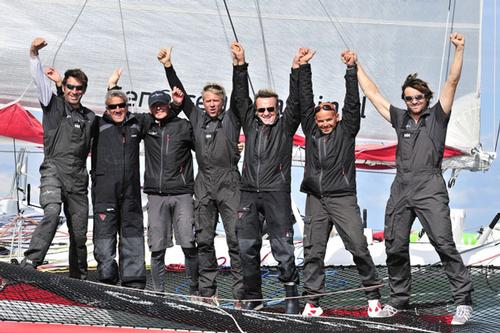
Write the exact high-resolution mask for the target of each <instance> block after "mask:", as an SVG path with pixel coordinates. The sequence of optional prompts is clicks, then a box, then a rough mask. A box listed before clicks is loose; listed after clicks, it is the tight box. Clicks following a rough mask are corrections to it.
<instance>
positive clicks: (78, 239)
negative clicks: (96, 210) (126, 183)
mask: <svg viewBox="0 0 500 333" xmlns="http://www.w3.org/2000/svg"><path fill="white" fill-rule="evenodd" d="M67 187H68V186H65V184H64V183H63V182H61V181H60V179H59V178H58V177H57V176H56V175H55V174H50V175H47V174H42V178H41V182H40V205H41V206H42V207H43V219H42V221H41V222H40V224H39V225H38V226H37V227H36V229H35V231H34V232H33V235H32V237H31V242H30V245H29V248H28V250H26V252H25V253H24V256H25V257H26V259H28V260H30V261H31V262H32V263H33V266H35V267H36V266H38V265H41V264H42V263H43V260H44V259H45V256H46V254H47V252H48V250H49V247H50V244H51V243H52V240H53V239H54V236H55V233H56V231H57V226H58V224H59V221H60V217H59V214H60V213H61V208H63V209H64V215H65V216H66V223H67V225H68V232H69V276H70V277H72V278H77V279H82V280H85V279H86V278H87V246H86V242H87V226H88V210H89V203H88V197H87V190H86V189H85V190H82V191H80V192H77V193H75V192H68V191H66V188H67Z"/></svg>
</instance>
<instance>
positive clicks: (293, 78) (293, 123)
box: [283, 49, 314, 135]
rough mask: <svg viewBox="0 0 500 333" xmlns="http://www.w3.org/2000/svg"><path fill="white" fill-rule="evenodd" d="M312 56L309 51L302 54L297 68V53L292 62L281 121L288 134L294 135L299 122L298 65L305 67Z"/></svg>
mask: <svg viewBox="0 0 500 333" xmlns="http://www.w3.org/2000/svg"><path fill="white" fill-rule="evenodd" d="M301 50H302V51H301V52H306V51H305V50H308V49H301ZM313 56H314V52H312V51H310V50H309V53H307V55H305V54H303V55H301V56H300V57H299V58H300V59H302V63H301V62H300V59H299V66H298V67H297V57H298V55H297V53H296V54H295V55H294V57H293V60H292V70H291V72H290V83H289V91H288V97H287V99H286V103H285V110H284V112H283V118H284V119H283V120H284V121H285V123H286V126H287V128H288V130H289V134H292V135H293V134H295V132H296V131H297V128H298V127H299V125H300V121H301V110H300V102H299V99H300V96H299V71H300V69H299V68H300V65H301V64H302V65H306V64H307V62H308V61H309V60H311V59H312V57H313Z"/></svg>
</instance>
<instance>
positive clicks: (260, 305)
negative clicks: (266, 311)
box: [243, 301, 264, 311]
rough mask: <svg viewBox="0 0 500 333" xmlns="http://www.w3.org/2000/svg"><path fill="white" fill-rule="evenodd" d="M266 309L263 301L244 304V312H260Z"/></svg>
mask: <svg viewBox="0 0 500 333" xmlns="http://www.w3.org/2000/svg"><path fill="white" fill-rule="evenodd" d="M263 308H264V304H263V303H262V302H261V301H245V302H244V303H243V310H254V311H259V310H262V309H263Z"/></svg>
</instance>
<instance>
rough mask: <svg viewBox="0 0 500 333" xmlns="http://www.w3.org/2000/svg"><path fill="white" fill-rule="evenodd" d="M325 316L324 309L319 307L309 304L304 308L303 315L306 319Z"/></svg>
mask: <svg viewBox="0 0 500 333" xmlns="http://www.w3.org/2000/svg"><path fill="white" fill-rule="evenodd" d="M322 314H323V309H322V308H321V307H319V306H314V305H312V304H311V303H307V304H306V306H305V307H304V311H303V312H302V315H303V316H304V317H319V316H321V315H322Z"/></svg>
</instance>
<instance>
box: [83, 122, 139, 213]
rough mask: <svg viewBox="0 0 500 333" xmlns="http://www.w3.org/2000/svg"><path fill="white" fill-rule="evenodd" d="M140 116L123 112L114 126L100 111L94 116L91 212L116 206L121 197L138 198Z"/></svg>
mask: <svg viewBox="0 0 500 333" xmlns="http://www.w3.org/2000/svg"><path fill="white" fill-rule="evenodd" d="M142 118H143V116H142V115H140V114H138V115H136V114H132V113H130V112H129V113H127V116H126V118H125V121H124V122H123V123H122V124H120V125H117V124H115V123H114V122H113V121H112V120H111V118H110V117H109V116H108V115H107V114H104V115H103V116H102V117H97V120H98V122H97V124H98V127H97V130H96V131H97V132H98V133H96V135H95V136H94V142H93V145H92V172H91V175H92V203H93V205H94V211H99V210H101V209H102V208H103V207H105V208H109V207H112V206H115V207H114V208H115V209H116V208H118V207H116V206H117V205H118V204H119V202H120V201H121V200H122V198H123V197H124V196H127V197H128V198H133V199H137V200H140V197H141V187H140V177H139V143H140V141H141V136H142V133H141V132H142V126H143V123H142Z"/></svg>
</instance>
